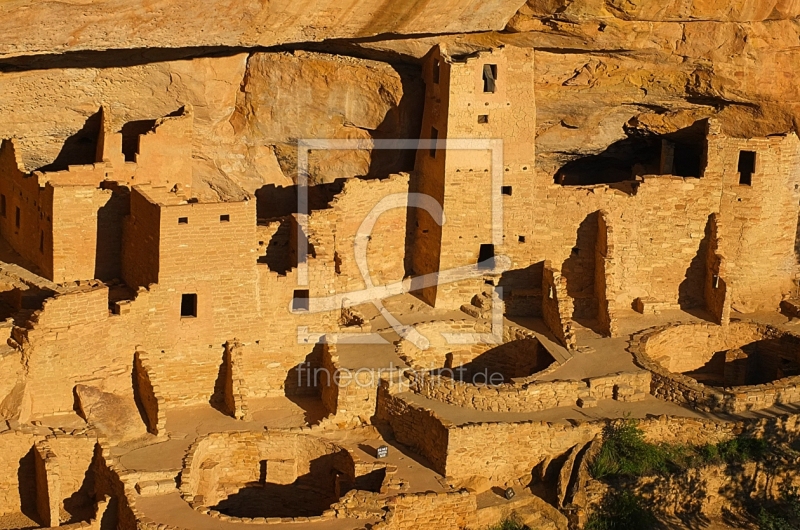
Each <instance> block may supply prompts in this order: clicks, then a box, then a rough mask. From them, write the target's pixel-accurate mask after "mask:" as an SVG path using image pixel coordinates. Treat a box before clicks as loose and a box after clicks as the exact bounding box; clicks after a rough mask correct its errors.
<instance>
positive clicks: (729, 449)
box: [717, 435, 767, 464]
mask: <svg viewBox="0 0 800 530" xmlns="http://www.w3.org/2000/svg"><path fill="white" fill-rule="evenodd" d="M717 448H718V451H719V456H720V458H721V459H722V460H723V461H725V462H728V463H729V464H733V463H741V462H749V461H751V460H761V459H762V458H764V455H765V454H766V453H767V442H766V441H765V440H763V439H761V438H752V437H750V436H741V435H740V436H737V437H736V438H733V439H732V440H728V441H727V442H720V443H719V444H717Z"/></svg>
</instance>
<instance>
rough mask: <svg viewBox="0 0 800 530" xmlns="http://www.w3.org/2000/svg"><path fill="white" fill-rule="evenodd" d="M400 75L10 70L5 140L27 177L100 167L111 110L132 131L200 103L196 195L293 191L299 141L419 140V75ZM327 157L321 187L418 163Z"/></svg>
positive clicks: (289, 60)
mask: <svg viewBox="0 0 800 530" xmlns="http://www.w3.org/2000/svg"><path fill="white" fill-rule="evenodd" d="M248 59H249V60H248ZM398 68H399V69H400V70H402V73H401V72H400V71H398V69H396V68H395V67H392V66H390V65H387V64H385V63H378V62H375V61H366V60H362V59H350V58H337V57H334V56H331V55H325V54H309V53H297V54H294V55H293V54H286V53H255V54H252V55H248V54H246V53H238V54H234V55H231V56H228V57H206V58H197V59H192V60H180V61H164V62H154V63H148V64H140V65H134V66H121V67H109V68H64V69H35V70H29V71H24V72H7V73H4V74H2V75H0V93H2V94H3V97H2V98H0V138H16V142H17V145H18V148H19V149H18V152H19V153H20V155H21V158H22V163H23V164H24V166H25V168H26V169H27V170H34V169H39V168H42V167H45V168H53V169H63V168H65V167H66V165H68V164H82V163H83V164H85V163H91V162H93V161H94V155H95V143H94V142H95V138H96V134H97V131H98V130H99V119H98V118H99V116H98V115H97V112H98V109H99V108H100V106H101V105H103V106H105V107H106V108H107V109H108V111H109V112H108V115H110V116H111V117H112V120H113V123H114V125H115V126H116V127H122V125H123V124H124V123H127V122H130V121H136V120H150V119H154V118H158V117H161V116H164V115H166V114H169V113H171V112H174V111H175V110H176V109H178V108H180V107H181V106H182V105H185V104H191V105H192V106H193V107H194V114H195V122H194V159H195V163H194V176H195V178H194V180H195V186H194V187H195V190H196V193H197V194H199V195H201V196H202V195H206V194H213V193H214V192H218V193H221V194H229V193H234V194H235V193H236V190H238V189H239V188H240V187H241V188H244V189H246V190H248V191H251V192H252V191H255V190H256V189H258V188H259V187H261V186H263V185H264V184H277V185H287V184H291V183H292V178H293V177H294V176H295V174H296V167H295V165H294V162H293V161H294V159H295V157H296V153H295V151H296V147H295V146H296V140H297V139H298V138H361V139H367V140H369V139H371V138H373V137H388V138H395V137H402V138H410V137H416V136H417V135H418V133H419V117H418V110H419V108H420V107H421V105H420V103H419V102H420V101H421V99H420V98H421V97H422V94H421V82H420V81H419V80H418V77H417V76H415V75H414V73H413V68H411V69H410V70H409V68H407V67H406V68H404V67H402V66H400V67H398ZM276 154H277V155H278V156H279V157H280V159H281V160H282V161H283V163H284V166H283V169H282V166H281V165H280V164H279V159H278V156H276ZM323 156H324V158H318V157H315V156H312V159H311V162H312V164H313V165H314V168H319V167H320V164H322V165H323V166H324V167H325V170H324V174H323V172H321V171H319V170H318V169H317V170H314V171H312V179H315V180H319V181H331V180H334V179H335V178H341V177H352V176H355V175H367V174H368V173H370V171H372V172H373V173H375V172H391V171H399V170H401V169H403V168H406V167H407V165H408V163H409V160H408V157H405V158H404V157H402V156H397V157H394V158H387V157H381V163H378V164H377V165H375V164H373V163H372V160H371V157H370V155H369V153H361V154H359V153H357V152H352V151H349V152H348V151H340V152H333V153H331V154H328V155H323ZM412 156H413V153H412ZM410 163H411V164H413V160H411V162H410ZM318 174H319V177H317V175H318Z"/></svg>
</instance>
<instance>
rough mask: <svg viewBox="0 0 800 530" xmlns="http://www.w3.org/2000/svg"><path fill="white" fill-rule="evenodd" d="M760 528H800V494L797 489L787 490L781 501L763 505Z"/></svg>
mask: <svg viewBox="0 0 800 530" xmlns="http://www.w3.org/2000/svg"><path fill="white" fill-rule="evenodd" d="M758 527H759V529H760V530H798V529H800V495H798V492H797V490H791V491H788V492H785V493H784V494H783V496H782V498H781V500H780V501H778V502H776V503H772V505H770V506H766V507H765V506H761V507H760V509H759V513H758Z"/></svg>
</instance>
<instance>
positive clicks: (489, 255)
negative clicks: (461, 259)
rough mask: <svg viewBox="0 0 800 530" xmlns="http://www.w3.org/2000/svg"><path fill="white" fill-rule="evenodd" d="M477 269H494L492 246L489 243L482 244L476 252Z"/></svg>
mask: <svg viewBox="0 0 800 530" xmlns="http://www.w3.org/2000/svg"><path fill="white" fill-rule="evenodd" d="M478 268H479V269H492V268H494V245H492V244H489V243H484V244H483V245H481V248H480V250H479V251H478Z"/></svg>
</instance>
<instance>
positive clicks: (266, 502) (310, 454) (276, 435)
mask: <svg viewBox="0 0 800 530" xmlns="http://www.w3.org/2000/svg"><path fill="white" fill-rule="evenodd" d="M354 482H355V463H354V461H353V458H352V456H351V454H350V453H349V452H348V451H347V450H346V449H344V448H342V447H340V446H338V445H336V444H333V443H331V442H328V441H326V440H322V439H320V438H317V437H314V436H310V435H305V434H300V433H292V432H278V431H266V432H226V433H214V434H210V435H208V436H206V437H205V438H202V439H200V440H198V441H197V442H195V444H193V445H192V447H191V448H190V449H189V452H188V454H187V457H186V459H185V461H184V466H183V470H182V472H181V494H182V495H183V498H184V499H185V500H186V501H187V502H189V503H191V504H192V506H194V507H195V508H197V509H200V510H202V511H204V512H205V513H211V514H212V515H217V516H220V515H222V516H228V517H239V518H243V519H247V518H251V519H255V518H261V517H264V518H270V517H273V518H274V517H281V518H286V517H321V516H323V515H324V514H326V511H327V510H328V509H329V508H330V506H331V504H333V503H334V502H336V501H337V500H338V499H339V497H340V496H341V494H343V493H344V492H346V491H347V490H349V489H350V488H351V487H352V485H353V484H354Z"/></svg>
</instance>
